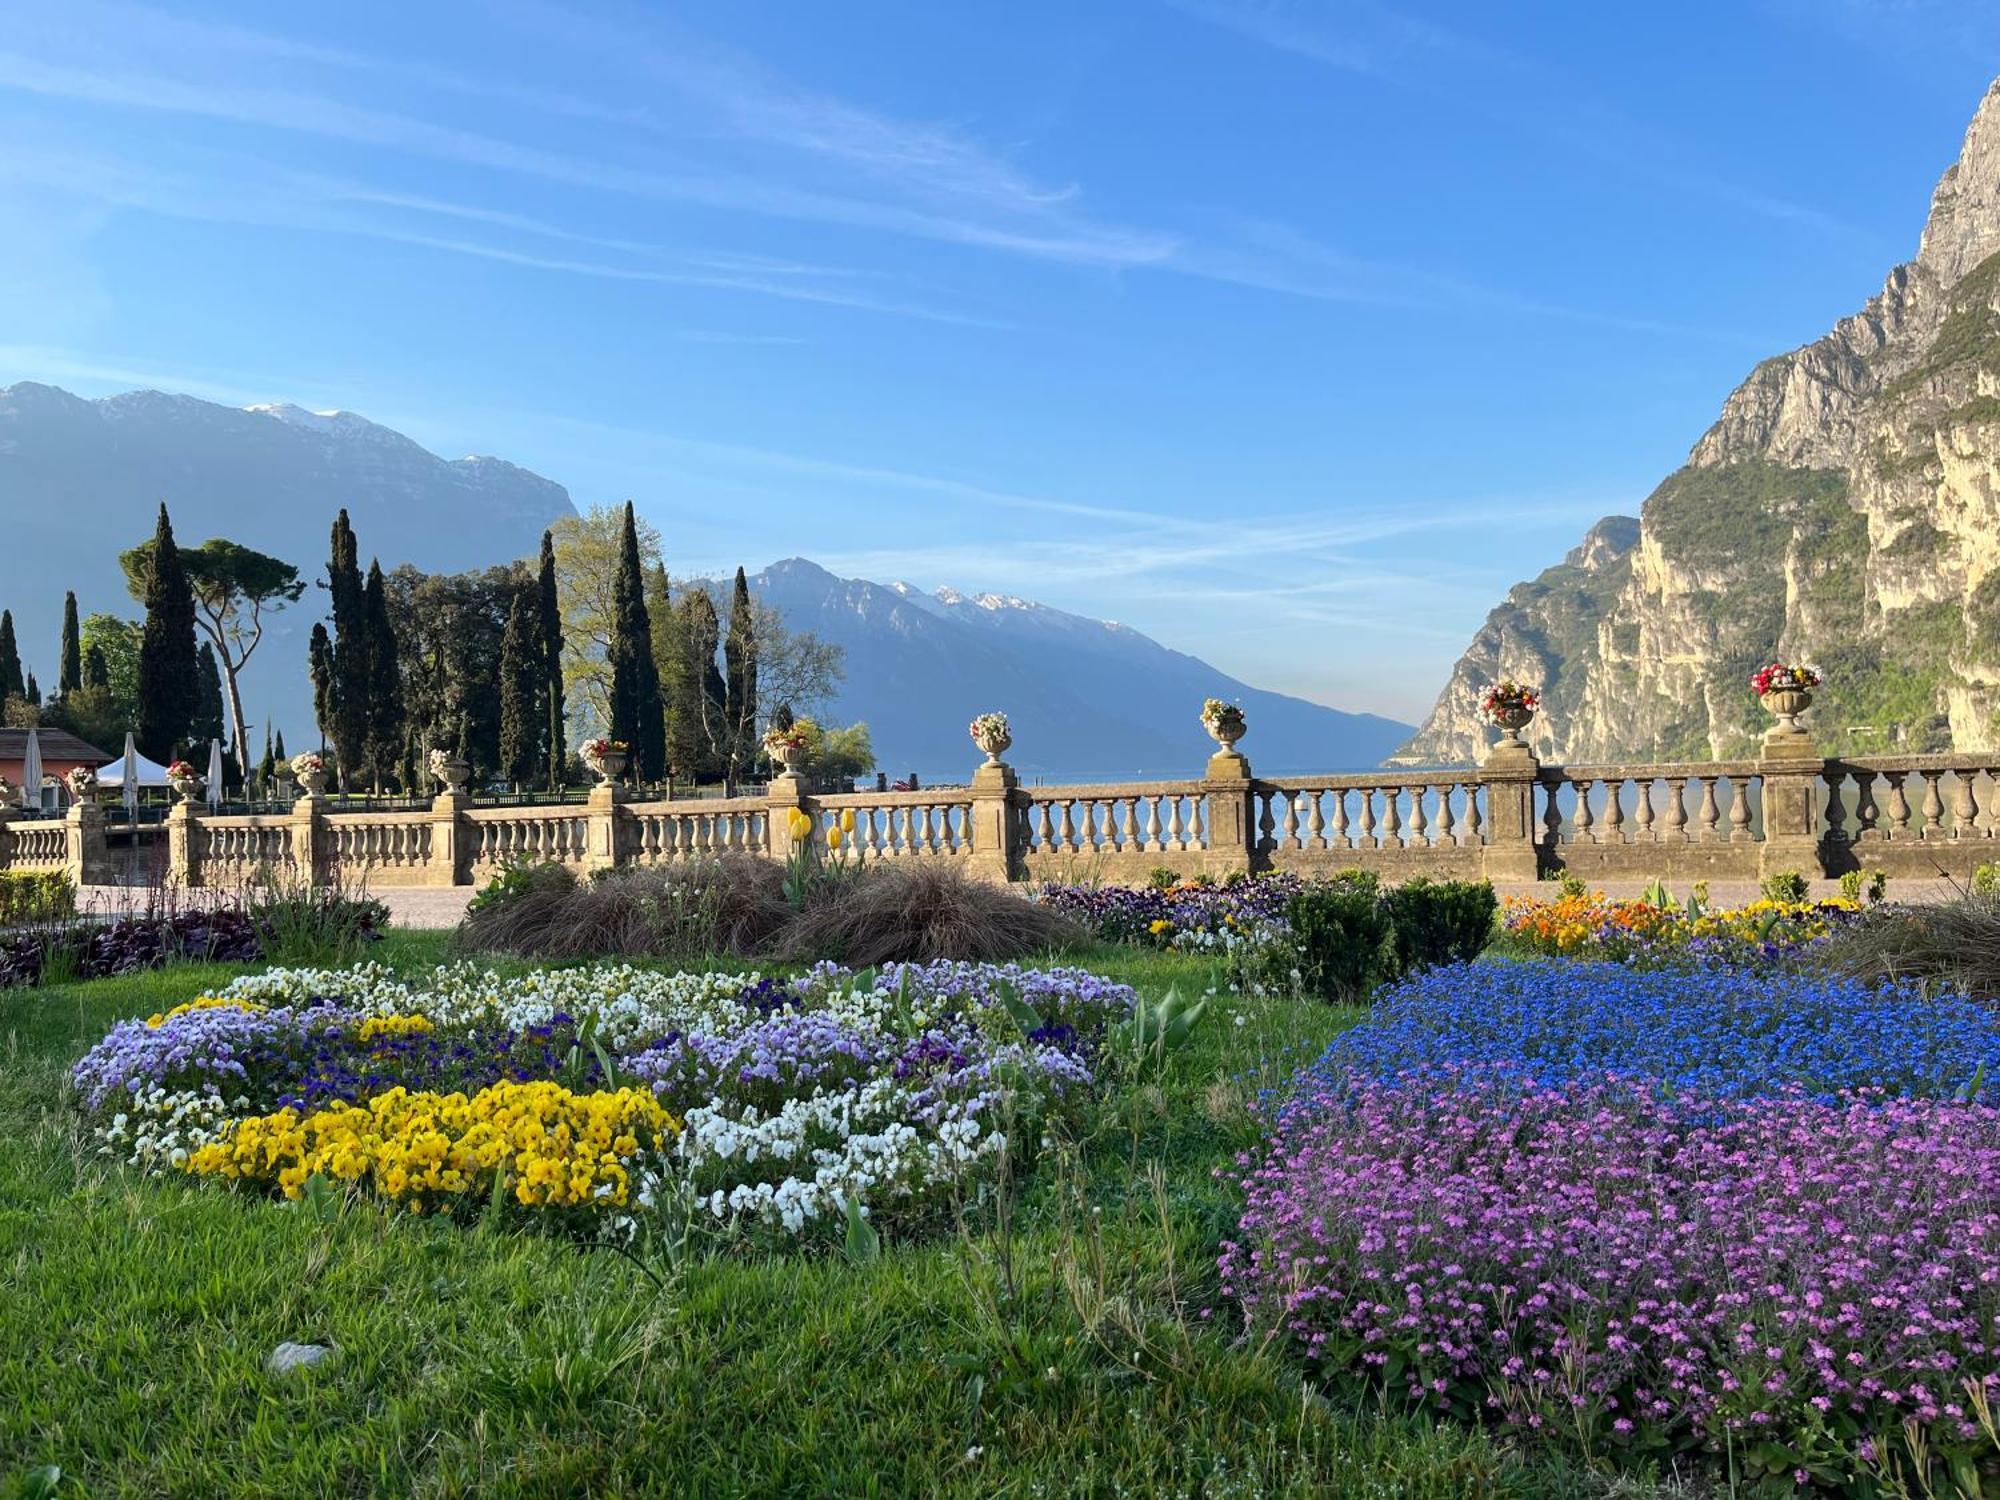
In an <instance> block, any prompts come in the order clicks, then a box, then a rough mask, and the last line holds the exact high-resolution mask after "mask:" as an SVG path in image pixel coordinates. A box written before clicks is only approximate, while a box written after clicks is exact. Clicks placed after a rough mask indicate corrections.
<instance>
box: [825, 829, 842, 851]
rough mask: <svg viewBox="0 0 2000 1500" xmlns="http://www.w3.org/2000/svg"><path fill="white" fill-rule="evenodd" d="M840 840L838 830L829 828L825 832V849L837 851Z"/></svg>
mask: <svg viewBox="0 0 2000 1500" xmlns="http://www.w3.org/2000/svg"><path fill="white" fill-rule="evenodd" d="M840 840H841V832H840V830H839V829H838V828H829V829H827V831H826V847H827V848H829V849H838V848H839V847H840Z"/></svg>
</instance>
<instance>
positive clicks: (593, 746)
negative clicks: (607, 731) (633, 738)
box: [576, 735, 632, 783]
mask: <svg viewBox="0 0 2000 1500" xmlns="http://www.w3.org/2000/svg"><path fill="white" fill-rule="evenodd" d="M631 752H632V747H631V746H630V745H628V744H626V743H625V741H623V740H610V739H605V738H604V737H603V736H602V735H600V736H598V737H597V738H596V739H594V740H585V741H584V742H583V744H582V745H581V746H579V747H578V748H577V752H576V753H577V755H578V756H579V757H580V758H581V759H582V761H583V764H584V766H585V767H586V768H587V769H588V770H589V771H590V773H591V774H592V775H593V776H595V777H597V779H598V780H599V781H603V782H607V783H608V782H613V781H616V780H617V779H618V778H619V777H620V776H622V775H624V774H625V760H626V757H627V756H628V755H630V754H631Z"/></svg>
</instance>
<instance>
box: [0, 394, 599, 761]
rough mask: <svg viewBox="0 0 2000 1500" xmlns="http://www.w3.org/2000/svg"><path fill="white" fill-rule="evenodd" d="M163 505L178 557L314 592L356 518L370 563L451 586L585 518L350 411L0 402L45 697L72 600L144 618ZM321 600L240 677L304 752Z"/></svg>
mask: <svg viewBox="0 0 2000 1500" xmlns="http://www.w3.org/2000/svg"><path fill="white" fill-rule="evenodd" d="M162 500H164V501H165V502H166V503H167V508H168V510H169V511H171V512H172V514H173V519H174V534H175V536H176V537H178V538H179V539H180V540H181V541H182V542H185V543H190V544H192V543H195V542H201V541H206V540H207V539H208V538H209V537H212V536H226V537H229V538H230V539H231V540H233V541H238V542H241V543H243V544H244V545H245V546H249V547H255V548H256V549H258V550H259V551H261V552H268V553H270V554H272V555H273V556H276V557H282V558H284V559H285V560H286V561H287V562H290V563H294V564H296V565H297V566H298V568H299V570H300V572H301V573H302V574H303V575H304V576H306V577H308V578H311V577H316V576H318V574H319V573H320V572H322V571H323V570H324V568H325V562H326V554H327V533H328V529H329V528H330V527H331V526H332V524H333V517H334V514H335V512H336V511H338V510H339V509H340V508H341V507H342V506H343V505H344V506H346V507H347V509H348V512H349V515H350V516H351V517H352V519H353V522H354V529H355V532H356V533H357V535H358V536H359V538H360V541H361V554H362V557H363V559H364V561H365V560H366V559H367V558H368V557H370V556H379V557H380V558H381V559H382V565H383V566H384V567H385V568H387V567H393V566H394V565H396V564H397V563H402V562H412V563H415V564H417V565H418V566H419V567H423V568H428V569H435V570H440V571H456V570H459V569H462V568H473V567H485V566H487V565H489V564H491V563H496V562H503V561H506V560H508V559H511V558H516V557H525V556H531V555H533V553H534V551H535V549H536V548H537V547H538V546H539V545H540V543H541V535H542V530H543V528H544V527H546V526H547V525H548V523H549V522H551V521H553V520H554V519H555V518H556V517H558V516H562V515H569V514H572V513H573V512H574V507H573V506H572V505H571V504H570V499H569V492H568V491H567V490H565V489H564V488H563V487H562V486H561V485H559V484H556V483H555V482H554V481H552V480H548V479H544V478H542V477H541V476H540V475H539V474H531V473H529V472H528V471H527V470H526V469H521V468H516V467H515V466H514V465H513V464H510V463H504V462H502V461H501V460H499V459H496V458H462V459H458V460H456V461H455V462H454V461H447V460H445V459H442V458H439V457H438V456H437V455H436V454H434V453H430V452H428V451H426V450H425V449H424V448H422V447H419V446H418V445H417V444H416V443H414V442H412V441H410V439H408V438H406V437H404V436H403V435H402V434H401V433H399V432H393V431H391V430H390V429H389V428H387V427H382V426H379V425H377V424H376V423H374V422H370V421H368V420H367V419H366V418H363V417H358V416H356V415H355V414H354V413H352V412H344V411H343V412H309V411H305V410H302V409H301V408H299V407H296V406H253V407H249V408H247V409H239V408H237V407H231V406H219V405H217V404H216V403H214V402H211V401H199V400H196V399H195V398H194V397H192V396H172V395H167V394H164V393H163V392H160V391H132V392H129V393H127V394H125V395H122V396H111V397H107V398H105V399H103V400H101V401H86V400H82V399H80V398H78V397H76V396H72V395H70V394H69V392H67V391H63V390H58V389H56V388H55V387H54V386H47V385H35V384H32V383H25V382H24V383H22V384H19V385H11V386H5V387H0V524H4V526H5V529H6V538H7V544H6V545H5V546H4V547H0V604H4V605H5V606H6V607H7V608H9V609H11V610H12V611H13V612H14V619H15V621H16V624H17V626H18V628H19V630H20V634H21V638H22V655H23V656H24V657H25V658H26V660H27V663H28V665H29V666H31V667H33V668H34V669H35V670H36V672H37V674H38V675H39V676H40V678H41V681H42V683H43V685H44V686H53V684H54V682H55V678H56V667H57V662H56V646H57V636H58V633H59V630H60V626H61V621H62V599H63V592H64V590H66V589H75V590H76V595H77V602H78V605H79V607H80V608H81V609H82V610H83V612H84V613H86V614H89V613H91V612H92V611H97V610H103V611H106V612H109V613H112V614H122V615H133V614H136V613H137V607H136V606H135V605H134V604H133V603H132V602H131V600H130V598H129V597H128V596H127V594H126V592H125V578H124V575H123V574H122V573H121V572H120V571H119V568H118V553H119V551H120V550H121V549H122V548H125V547H129V546H132V545H134V544H135V543H138V542H142V541H144V540H146V538H148V537H149V536H151V535H152V531H153V520H154V512H155V510H156V508H157V507H158V505H159V503H160V502H161V501H162ZM324 597H325V596H324V595H322V594H318V593H317V592H316V591H310V592H308V594H307V595H306V597H305V599H303V600H302V601H301V602H300V603H299V604H298V605H295V606H293V607H292V608H291V609H289V610H287V611H285V612H284V613H281V614H278V615H275V616H273V617H272V620H271V625H270V628H269V630H268V631H267V634H266V639H265V640H264V642H263V644H262V645H261V646H260V647H259V648H258V652H257V654H256V656H254V657H253V658H252V659H251V663H250V671H249V673H248V674H247V675H246V678H245V696H246V700H247V703H248V706H249V708H250V709H251V711H252V712H253V713H255V714H256V715H257V716H258V717H259V718H260V719H261V718H262V717H263V715H264V714H265V713H266V712H271V713H274V714H276V715H277V716H278V718H279V722H280V723H281V724H283V725H285V726H286V727H287V728H289V729H291V730H292V734H291V736H290V738H291V740H292V742H293V743H294V744H299V745H303V744H305V743H306V741H307V739H308V738H309V736H308V734H307V730H308V728H309V726H310V725H311V722H312V712H311V707H310V705H311V691H310V688H309V687H308V686H307V685H306V682H305V668H304V662H305V655H306V645H305V643H306V636H307V634H308V633H309V632H310V631H311V629H312V622H313V621H314V620H315V619H318V618H319V617H320V615H321V613H322V608H323V601H324ZM107 748H110V749H114V750H115V749H116V748H117V746H115V745H114V746H110V747H107Z"/></svg>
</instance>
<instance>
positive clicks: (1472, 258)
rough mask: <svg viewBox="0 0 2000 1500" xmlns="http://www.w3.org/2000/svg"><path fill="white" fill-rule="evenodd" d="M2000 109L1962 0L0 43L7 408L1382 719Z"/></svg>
mask: <svg viewBox="0 0 2000 1500" xmlns="http://www.w3.org/2000/svg"><path fill="white" fill-rule="evenodd" d="M1996 66H2000V8H1995V7H1992V6H1988V5H1984V4H1974V3H1963V0H1953V3H1945V0H1937V3H1924V0H1908V3H1895V4H1891V3H1879V4H1877V3H1861V0H1782V3H1763V4H1759V3H1732V4H1687V5H1675V6H1664V5H1662V6H1651V7H1644V8H1641V7H1634V6H1625V5H1617V6H1605V5H1600V4H1581V3H1579V4H1563V5H1557V4H1541V5H1518V6H1515V5H1510V6H1494V5H1491V4H1462V5H1427V6H1421V7H1418V6H1393V7H1392V6H1389V5H1361V4H1356V5H1345V4H1314V3H1307V0H1289V3H1287V0H1130V3H1126V0H1101V3H1099V0H1093V3H1090V4H1086V5H1080V4H1076V3H1075V0H1067V3H1036V0H1014V3H1010V4H1007V5H983V6H974V5H940V4H936V3H934V0H933V3H924V4H917V3H911V4H896V5H889V4H870V3H864V0H854V3H846V4H840V5H811V4H805V3H792V4H784V5H778V4H749V3H742V0H736V3H729V4H722V3H705V4H687V5H675V6H665V5H650V6H638V5H634V6H630V7H619V6H611V5H592V6H580V5H579V6H557V5H555V4H547V5H536V4H514V3H502V4H495V5H490V6H477V7H465V6H446V5H442V4H440V5H432V4H418V5H412V4H409V3H407V0H404V3H402V4H398V5H394V6H389V5H372V4H359V3H343V4H341V5H338V6H317V7H296V6H291V7H278V6H261V7H244V6H228V7H225V6H220V5H217V6H209V7H203V6H195V5H145V6H132V7H129V8H128V7H125V6H120V5H110V4H103V3H100V0H50V3H47V4H35V3H22V0H14V3H12V4H10V5H9V7H8V25H7V27H6V28H5V29H4V31H0V384H4V383H7V382H8V381H11V380H16V379H42V380H48V381H51V382H54V383H57V384H61V385H64V386H66V387H68V388H70V389H72V390H76V391H78V392H79V393H81V394H86V395H99V394H105V393H107V392H111V391H115V390H122V389H128V388H130V387H132V386H134V385H158V386H162V387H165V388H169V389H177V390H184V391H188V392H191V393H193V394H196V395H202V396H209V397H213V398H216V399H221V400H229V401H236V402H242V403H246V404H247V403H250V402H257V401H278V400H288V401H296V402H298V403H299V404H301V405H305V406H309V407H313V408H316V409H318V408H328V407H344V408H348V409H351V410H355V411H359V412H361V413H363V414H365V415H367V416H370V417H373V418H375V419H376V420H378V421H382V422H386V423H388V424H390V425H392V426H395V427H398V428H400V429H402V430H403V431H406V432H408V433H409V434H410V435H412V436H413V437H416V438H417V439H418V440H419V441H422V442H424V443H425V444H427V445H428V446H430V447H432V448H434V449H436V450H437V451H439V452H442V453H444V454H446V455H448V456H458V455H460V454H464V453H468V452H479V453H492V454H497V455H500V456H502V457H505V458H509V459H512V460H514V461H516V462H518V463H522V464H525V465H527V466H528V467H530V468H533V469H536V470H538V471H540V472H542V473H545V474H547V475H549V476H550V477H552V478H555V479H558V480H560V481H561V482H563V483H564V484H566V485H568V486H569V488H570V490H571V492H572V494H573V495H574V496H575V497H576V498H577V500H578V502H579V503H586V504H587V503H592V502H602V501H615V500H623V499H625V498H628V497H629V498H631V499H633V500H635V501H636V502H637V503H638V505H639V507H640V509H641V510H642V511H643V512H644V513H645V514H646V515H648V516H649V517H650V518H651V519H652V520H653V522H654V523H655V524H656V525H657V526H658V527H659V528H660V530H661V532H662V533H663V535H664V538H665V541H666V547H667V553H668V560H669V564H670V566H672V567H673V568H674V569H675V571H677V572H695V571H702V572H706V571H713V570H719V569H722V568H725V567H730V566H733V565H734V564H736V563H737V562H739V561H741V562H744V563H747V564H749V565H750V566H751V567H752V568H753V569H754V568H755V567H757V566H759V565H761V564H763V563H765V562H767V561H770V560H772V559H774V558H777V557H783V556H789V555H794V554H803V555H806V556H810V557H812V558H815V559H816V560H818V561H820V562H822V563H824V564H826V565H827V566H829V567H832V568H834V569H835V570H837V571H841V572H847V573H854V574H859V575H862V576H866V577H871V578H875V579H877V580H879V581H885V582H886V581H890V580H894V579H899V578H900V579H908V580H910V581H912V582H915V583H919V584H922V585H924V586H926V587H934V586H936V585H939V584H945V583H950V584H953V585H956V586H958V587H961V588H965V589H968V590H984V589H993V590H999V591H1004V592H1010V593H1017V594H1024V595H1028V596H1030V597H1034V598H1038V599H1041V600H1044V601H1045V602H1048V603H1051V604H1055V605H1058V606H1062V607H1065V608H1071V609H1076V610H1078V611H1081V612H1085V613H1090V614H1097V615H1103V616H1106V617H1110V618H1115V619H1121V620H1124V621H1126V622H1128V623H1130V624H1133V625H1135V626H1137V627H1139V628H1140V629H1143V630H1145V631H1147V632H1149V633H1151V634H1153V635H1155V636H1157V637H1158V638H1160V639H1161V640H1163V641H1165V642H1167V643H1168V644H1170V645H1173V646H1176V647H1179V648H1181V649H1184V650H1188V651H1192V652H1195V653H1197V654H1199V655H1202V656H1205V657H1207V658H1208V659H1210V660H1211V661H1213V662H1215V663H1216V664H1217V665H1219V666H1221V667H1223V668H1225V669H1226V670H1229V671H1232V672H1234V673H1236V674H1237V675H1239V676H1241V677H1244V678H1246V679H1249V680H1251V681H1253V682H1255V683H1257V684H1258V685H1260V686H1267V687H1274V688H1280V689H1285V690H1289V691H1294V692H1299V693H1302V694H1304V695H1306V696H1309V697H1313V698H1317V699H1320V700H1321V701H1325V702H1330V703H1334V704H1336V705H1338V706H1342V707H1349V708H1369V709H1375V710H1378V711H1382V712H1387V713H1392V714H1396V715H1399V716H1402V717H1406V718H1414V717H1416V716H1419V715H1420V714H1421V713H1422V712H1423V711H1424V709H1425V708H1426V707H1427V706H1428V704H1429V702H1430V699H1431V698H1432V696H1433V695H1434V694H1435V692H1436V690H1437V688H1438V687H1439V685H1440V684H1441V683H1442V681H1443V679H1444V676H1445V674H1446V672H1447V670H1448V668H1449V665H1450V663H1451V661H1452V660H1453V658H1454V657H1455V656H1456V654H1457V653H1458V651H1459V650H1460V649H1461V647H1462V646H1463V644H1464V642H1465V640H1466V639H1467V637H1468V636H1469V635H1470V633H1471V632H1472V630H1473V629H1475V628H1476V626H1477V625H1478V622H1479V620H1480V619H1481V618H1482V616H1483V615H1484V612H1485V611H1486V609H1487V608H1489V607H1490V606H1491V605H1492V604H1493V603H1494V602H1495V601H1496V600H1497V599H1498V598H1499V597H1500V595H1501V594H1502V593H1503V592H1504V590H1505V589H1506V588H1507V586H1508V585H1509V584H1511V583H1512V582H1514V581H1515V580H1517V579H1519V578H1521V577H1525V576H1529V575H1531V574H1533V573H1534V572H1535V571H1537V570H1538V569H1540V568H1541V567H1543V566H1545V565H1546V564H1547V563H1549V562H1551V561H1554V560H1555V558H1556V557H1558V556H1559V555H1560V554H1561V553H1562V552H1563V551H1564V550H1565V549H1566V548H1568V547H1569V546H1570V545H1572V544H1573V543H1574V541H1575V540H1576V538H1577V536H1578V535H1579V534H1580V532H1581V531H1582V530H1583V528H1584V527H1585V526H1587V525H1588V524H1589V523H1590V522H1591V521H1592V520H1594V519H1596V518H1597V517H1598V516H1600V515H1603V514H1606V513H1609V512H1614V511H1626V512H1631V511H1633V510H1634V509H1635V508H1636V507H1637V505H1638V503H1639V501H1640V500H1641V499H1642V498H1643V496H1644V495H1645V493H1646V492H1647V490H1649V489H1650V488H1651V486H1652V485H1653V484H1654V483H1655V482H1657V480H1658V479H1659V478H1661V477H1662V476H1663V475H1664V474H1666V473H1667V472H1668V471H1669V470H1671V469H1672V468H1673V467H1674V466H1675V465H1676V464H1677V463H1678V462H1679V461H1680V459H1681V458H1682V456H1683V455H1684V454H1685V452H1686V450H1687V448H1688V447H1689V445H1691V444H1692V443H1693V441H1694V440H1695V438H1696V437H1698V436H1699V435H1700V432H1701V430H1702V428H1703V427H1704V426H1705V425H1706V424H1707V423H1708V422H1709V421H1710V420H1711V419H1712V418H1713V416H1714V414H1715V412H1716V410H1717V407H1718V405H1719V403H1720V401H1721V399H1722V397H1723V396H1724V395H1725V394H1726V393H1727V391H1728V390H1729V389H1730V388H1731V387H1732V386H1733V385H1734V384H1735V383H1736V382H1737V381H1738V380H1740V379H1741V378H1742V376H1743V374H1744V373H1745V372H1746V371H1747V370H1748V369H1749V367H1750V366H1751V364H1753V363H1754V362H1755V361H1756V360H1757V359H1759V358H1761V357H1763V356H1765V355H1767V354H1772V353H1776V352H1778V351H1780V350H1782V349H1785V348H1789V347H1792V346H1794V345H1796V344H1798V343H1801V342H1804V341H1806V340H1808V339H1810V338H1812V337H1815V336H1816V335H1817V334H1819V333H1820V332H1821V331H1823V330H1824V329H1825V328H1826V327H1827V326H1828V325H1829V324H1831V323H1832V322H1833V321H1834V320H1835V319H1836V318H1838V317H1840V316H1843V315H1845V314H1846V313H1848V312H1850V311H1852V310H1854V309H1855V308H1856V307H1858V306H1859V304H1860V303H1861V302H1862V301H1863V300H1864V299H1865V298H1866V297H1867V296H1869V295H1871V294H1872V293H1873V292H1874V291H1875V290H1877V288H1878V287H1879V286H1880V283H1881V279H1882V276H1883V275H1884V273H1885V272H1886V271H1887V270H1888V269H1889V267H1890V266H1891V265H1892V264H1894V263H1895V262H1897V261H1899V260H1902V259H1905V258H1907V257H1908V256H1909V255H1910V254H1912V253H1913V252H1914V249H1915V243H1916V236H1917V232H1918V230H1919V228H1920V227H1921V224H1922V221H1923V215H1924V210H1925V206H1926V203H1927V201H1928V196H1929V193H1930V189H1931V187H1932V186H1933V184H1934V183H1935V181H1936V178H1937V176H1938V174H1939V172H1941V171H1942V170H1943V168H1944V167H1945V166H1946V165H1947V164H1948V163H1949V161H1950V160H1951V158H1952V157H1953V156H1954V155H1955V153H1956V151H1957V147H1958V142H1959V138H1960V136H1961V134H1962V133H1963V130H1964V127H1965V124H1966V122H1967V120H1968V119H1969V117H1970V115H1971V112H1972V109H1973V107H1974V106H1975V105H1976V104H1977V102H1978V100H1979V98H1980V96H1981V94H1982V92H1983V90H1984V89H1985V87H1986V85H1987V83H1988V82H1989V81H1990V79H1991V76H1992V74H1993V73H1994V71H1995V70H1996ZM1052 669H1053V667H1052Z"/></svg>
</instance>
